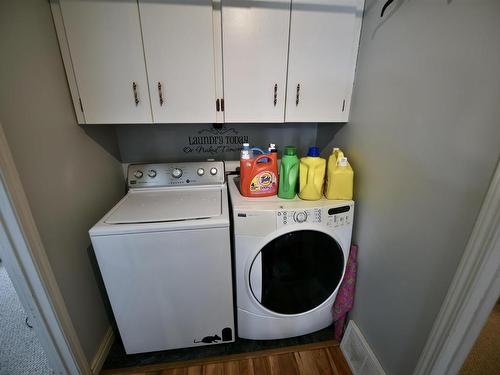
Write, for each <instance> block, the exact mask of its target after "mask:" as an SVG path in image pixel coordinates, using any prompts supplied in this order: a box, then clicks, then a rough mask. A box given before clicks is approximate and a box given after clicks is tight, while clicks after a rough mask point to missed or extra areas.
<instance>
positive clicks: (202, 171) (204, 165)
mask: <svg viewBox="0 0 500 375" xmlns="http://www.w3.org/2000/svg"><path fill="white" fill-rule="evenodd" d="M127 184H128V187H129V188H147V187H162V186H178V185H181V186H182V185H222V184H224V163H223V162H222V161H201V162H192V163H158V164H130V165H129V166H128V172H127Z"/></svg>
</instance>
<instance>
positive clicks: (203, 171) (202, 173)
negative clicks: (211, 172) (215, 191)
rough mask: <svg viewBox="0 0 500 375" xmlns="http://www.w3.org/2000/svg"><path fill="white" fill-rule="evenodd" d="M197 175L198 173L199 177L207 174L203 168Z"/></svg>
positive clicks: (199, 169)
mask: <svg viewBox="0 0 500 375" xmlns="http://www.w3.org/2000/svg"><path fill="white" fill-rule="evenodd" d="M196 173H198V176H203V175H204V174H205V170H204V169H203V168H198V170H197V171H196Z"/></svg>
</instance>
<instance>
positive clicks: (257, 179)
mask: <svg viewBox="0 0 500 375" xmlns="http://www.w3.org/2000/svg"><path fill="white" fill-rule="evenodd" d="M250 191H251V192H252V193H269V192H272V191H276V175H275V174H274V173H272V172H269V171H264V172H260V173H257V174H256V175H255V176H254V178H252V181H251V182H250Z"/></svg>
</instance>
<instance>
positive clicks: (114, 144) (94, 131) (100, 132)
mask: <svg viewBox="0 0 500 375" xmlns="http://www.w3.org/2000/svg"><path fill="white" fill-rule="evenodd" d="M80 127H81V128H82V129H83V131H84V132H85V133H86V134H87V135H88V136H89V137H90V138H92V139H93V140H94V141H95V142H96V143H97V144H99V145H100V146H101V147H102V148H103V149H104V150H106V151H107V152H108V153H109V154H110V155H111V156H113V157H114V158H115V159H116V160H118V161H120V162H121V155H120V147H119V145H118V137H117V135H116V129H115V126H113V125H80Z"/></svg>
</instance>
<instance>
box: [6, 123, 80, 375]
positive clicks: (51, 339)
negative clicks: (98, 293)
mask: <svg viewBox="0 0 500 375" xmlns="http://www.w3.org/2000/svg"><path fill="white" fill-rule="evenodd" d="M0 219H1V220H0V223H1V225H0V244H1V246H0V252H1V257H2V260H4V265H5V268H6V270H7V273H8V274H9V277H10V278H11V280H12V283H13V285H14V288H15V289H16V292H17V293H18V295H19V298H20V300H21V303H22V304H23V306H24V308H25V310H27V311H26V313H27V314H28V315H30V316H31V318H32V319H33V320H32V321H33V324H34V325H35V329H37V334H38V337H39V338H40V341H41V344H42V346H43V347H44V350H45V352H46V354H47V357H48V359H49V363H50V365H51V366H52V367H53V369H54V371H56V373H58V374H82V375H87V374H90V366H89V363H88V360H87V358H86V357H85V354H84V352H83V349H82V347H81V345H80V341H79V340H78V336H77V334H76V331H75V329H74V327H73V324H72V322H71V319H70V316H69V313H68V311H67V309H66V305H65V303H64V299H63V297H62V295H61V292H60V290H59V287H58V285H57V282H56V280H55V277H54V274H53V272H52V269H51V267H50V264H49V261H48V258H47V255H46V252H45V249H44V246H43V243H42V241H41V238H40V234H39V233H38V229H37V227H36V224H35V221H34V218H33V216H32V214H31V210H30V207H29V203H28V199H27V197H26V195H25V193H24V189H23V185H22V183H21V179H20V177H19V175H18V173H17V170H16V167H15V164H14V160H13V158H12V154H11V152H10V149H9V146H8V143H7V139H6V137H5V134H4V132H3V128H2V126H1V124H0Z"/></svg>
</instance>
